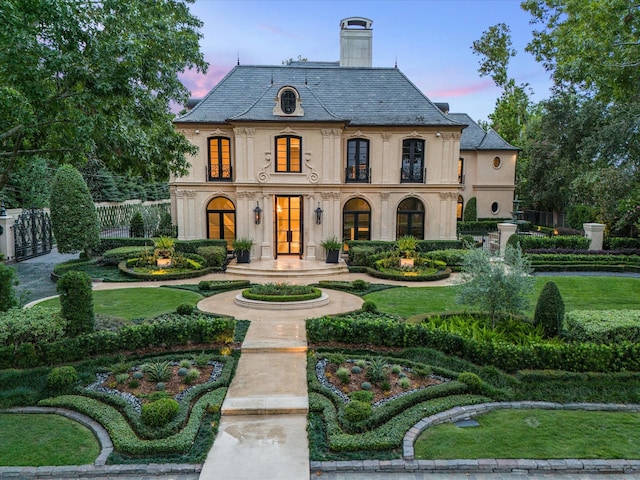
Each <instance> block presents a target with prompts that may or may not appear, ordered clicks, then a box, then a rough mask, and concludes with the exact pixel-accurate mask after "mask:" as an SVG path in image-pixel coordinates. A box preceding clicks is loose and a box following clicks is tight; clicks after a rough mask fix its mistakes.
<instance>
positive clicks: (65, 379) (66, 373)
mask: <svg viewBox="0 0 640 480" xmlns="http://www.w3.org/2000/svg"><path fill="white" fill-rule="evenodd" d="M77 381H78V372H77V371H76V369H75V368H73V367H72V366H64V367H56V368H54V369H53V370H51V372H49V375H47V387H49V388H50V389H51V390H54V391H55V392H57V393H62V392H66V391H68V390H69V389H70V388H71V387H72V386H73V384H74V383H76V382H77Z"/></svg>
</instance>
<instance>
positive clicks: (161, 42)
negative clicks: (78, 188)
mask: <svg viewBox="0 0 640 480" xmlns="http://www.w3.org/2000/svg"><path fill="white" fill-rule="evenodd" d="M189 3H192V0H103V1H100V2H96V1H91V0H86V1H68V0H3V1H2V2H0V45H2V48H1V49H0V189H2V187H3V186H4V185H5V184H6V183H7V181H8V179H9V177H10V175H11V172H12V171H13V170H14V169H15V168H18V167H19V166H20V165H21V164H24V163H25V162H27V161H28V160H29V159H30V158H32V156H33V155H46V156H47V158H50V159H52V160H55V161H56V162H59V163H73V164H76V165H80V164H82V163H83V162H84V161H85V160H86V158H89V157H97V158H99V159H100V160H101V161H102V162H104V164H105V165H106V166H107V167H108V168H109V169H111V170H113V171H115V172H118V173H131V174H139V175H142V176H145V177H150V178H156V179H160V178H166V177H167V176H168V174H169V173H170V172H173V173H175V174H184V173H185V172H186V169H187V167H188V164H187V162H186V160H185V154H186V153H193V152H194V147H192V146H191V145H190V144H189V142H188V141H187V140H186V139H185V138H184V136H183V135H181V134H180V133H178V132H176V131H175V129H174V128H173V125H172V119H173V115H172V114H171V113H170V109H169V107H170V104H171V102H175V103H177V104H184V103H185V102H186V100H187V99H188V96H189V92H188V90H187V89H186V88H185V87H184V86H183V85H182V83H181V82H180V80H179V79H178V73H179V72H181V71H184V70H185V69H190V68H195V69H196V70H198V71H201V72H205V71H206V68H207V64H206V63H205V61H204V58H203V55H202V53H201V52H200V48H199V44H198V41H199V39H200V38H201V34H200V33H199V28H200V27H201V26H202V23H201V22H200V21H199V20H198V19H197V18H196V17H194V16H192V15H191V14H190V12H189V8H188V4H189Z"/></svg>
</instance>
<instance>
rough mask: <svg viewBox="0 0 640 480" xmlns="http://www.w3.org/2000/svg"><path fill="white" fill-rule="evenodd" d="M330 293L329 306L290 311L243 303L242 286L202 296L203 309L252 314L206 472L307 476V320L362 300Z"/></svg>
mask: <svg viewBox="0 0 640 480" xmlns="http://www.w3.org/2000/svg"><path fill="white" fill-rule="evenodd" d="M328 293H329V298H330V300H329V303H328V304H327V305H325V306H322V307H317V308H313V309H299V310H287V311H286V312H284V311H277V310H257V309H253V308H246V307H242V306H239V305H237V304H236V303H235V296H236V295H237V294H238V291H233V292H227V293H222V294H219V295H214V296H212V297H209V298H206V299H204V300H202V301H200V303H199V304H198V308H199V309H200V310H203V311H207V312H211V313H218V314H225V315H233V316H234V317H236V318H238V319H247V320H251V326H250V327H249V330H248V332H247V335H246V338H245V340H244V342H243V344H242V355H241V357H240V361H239V362H238V368H237V371H236V374H235V376H234V378H233V381H232V382H231V386H230V387H229V391H228V392H227V396H226V397H225V400H224V403H223V404H222V419H221V421H220V429H219V432H218V437H217V438H216V441H215V443H214V444H213V448H212V449H211V451H210V452H209V456H208V457H207V460H206V461H205V463H204V465H203V467H202V472H201V474H200V479H201V480H214V479H216V480H217V479H219V478H225V479H230V480H235V479H237V480H253V479H256V480H258V479H260V480H262V479H267V478H268V479H271V478H273V479H275V478H277V479H282V480H289V479H290V480H302V479H307V478H309V447H308V439H307V413H308V411H309V397H308V393H307V378H306V377H307V375H306V372H307V368H306V367H307V355H306V350H307V340H306V333H305V324H304V320H305V319H306V318H310V317H316V316H322V315H328V314H333V313H340V312H345V311H350V310H357V309H358V308H360V306H361V304H362V299H361V298H359V297H356V296H354V295H349V294H346V293H342V292H337V291H331V292H328ZM248 459H250V461H247V460H248Z"/></svg>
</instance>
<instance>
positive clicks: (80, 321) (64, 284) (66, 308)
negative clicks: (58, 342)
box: [57, 271, 95, 337]
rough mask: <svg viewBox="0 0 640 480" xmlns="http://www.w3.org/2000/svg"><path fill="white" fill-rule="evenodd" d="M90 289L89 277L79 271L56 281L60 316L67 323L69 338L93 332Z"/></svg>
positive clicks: (93, 318) (66, 274) (93, 316)
mask: <svg viewBox="0 0 640 480" xmlns="http://www.w3.org/2000/svg"><path fill="white" fill-rule="evenodd" d="M91 288H92V287H91V279H90V278H89V275H87V274H86V273H84V272H80V271H70V272H67V273H65V274H64V275H62V277H60V280H58V286H57V289H58V294H60V314H61V315H62V318H64V319H65V321H66V322H67V326H66V333H67V335H68V336H69V337H77V336H78V335H82V334H83V333H91V332H93V329H94V326H95V315H94V313H93V292H92V291H91Z"/></svg>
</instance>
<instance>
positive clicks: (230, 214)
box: [207, 197, 236, 250]
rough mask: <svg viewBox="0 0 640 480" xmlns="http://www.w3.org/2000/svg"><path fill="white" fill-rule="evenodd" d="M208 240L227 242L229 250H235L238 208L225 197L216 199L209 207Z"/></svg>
mask: <svg viewBox="0 0 640 480" xmlns="http://www.w3.org/2000/svg"><path fill="white" fill-rule="evenodd" d="M207 238H215V239H221V240H225V241H226V242H227V250H233V247H232V245H231V244H232V242H233V240H234V239H235V238H236V207H235V206H234V205H233V202H232V201H231V200H229V199H228V198H225V197H216V198H214V199H213V200H211V201H210V202H209V204H208V205H207Z"/></svg>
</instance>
